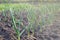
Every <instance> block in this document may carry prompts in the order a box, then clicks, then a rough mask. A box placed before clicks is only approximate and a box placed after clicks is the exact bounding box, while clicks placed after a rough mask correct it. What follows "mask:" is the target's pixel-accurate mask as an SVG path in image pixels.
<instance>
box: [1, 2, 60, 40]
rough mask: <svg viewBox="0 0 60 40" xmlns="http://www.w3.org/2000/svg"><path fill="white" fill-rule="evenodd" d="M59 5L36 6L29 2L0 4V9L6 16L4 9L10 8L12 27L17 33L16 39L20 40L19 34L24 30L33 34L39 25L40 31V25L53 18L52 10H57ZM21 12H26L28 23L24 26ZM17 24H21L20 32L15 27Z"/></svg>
mask: <svg viewBox="0 0 60 40" xmlns="http://www.w3.org/2000/svg"><path fill="white" fill-rule="evenodd" d="M59 8H60V6H59V5H57V4H40V5H39V6H38V7H36V6H35V5H30V4H22V3H21V4H0V11H3V15H4V16H6V13H5V12H4V11H5V10H10V15H11V18H12V24H13V26H12V27H13V29H14V30H15V32H16V34H17V39H18V40H20V37H21V35H22V34H23V33H24V31H25V30H27V31H28V36H29V35H30V30H32V32H33V35H34V32H35V28H37V27H38V25H40V28H41V29H40V31H41V32H42V26H44V25H46V24H50V23H51V22H52V20H53V19H54V12H55V11H57V10H59ZM22 13H25V14H26V17H27V19H28V25H27V26H25V25H24V24H23V23H22V21H23V15H22ZM15 14H16V15H17V17H19V19H17V18H16V16H14V15H15ZM16 23H18V26H19V27H21V26H20V25H21V24H22V26H23V30H22V31H21V32H20V31H19V29H18V28H17V24H16Z"/></svg>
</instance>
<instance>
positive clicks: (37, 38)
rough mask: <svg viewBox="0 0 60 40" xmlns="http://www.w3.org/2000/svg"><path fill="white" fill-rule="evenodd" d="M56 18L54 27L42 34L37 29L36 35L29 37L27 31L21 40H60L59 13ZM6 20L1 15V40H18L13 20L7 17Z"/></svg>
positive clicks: (47, 28)
mask: <svg viewBox="0 0 60 40" xmlns="http://www.w3.org/2000/svg"><path fill="white" fill-rule="evenodd" d="M55 16H56V17H55V18H56V19H55V20H54V22H53V23H52V25H50V26H46V28H45V29H44V30H43V31H42V32H39V31H38V30H37V29H38V28H37V29H36V31H35V34H34V35H32V34H31V35H30V36H29V37H28V36H27V32H26V31H25V32H24V33H23V34H22V36H21V40H60V18H59V17H60V13H57V14H56V15H55ZM6 19H7V20H6ZM6 19H5V17H4V16H3V15H2V14H0V40H17V37H16V33H15V31H14V30H13V28H12V22H11V19H10V18H9V17H6ZM30 33H32V32H30Z"/></svg>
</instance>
